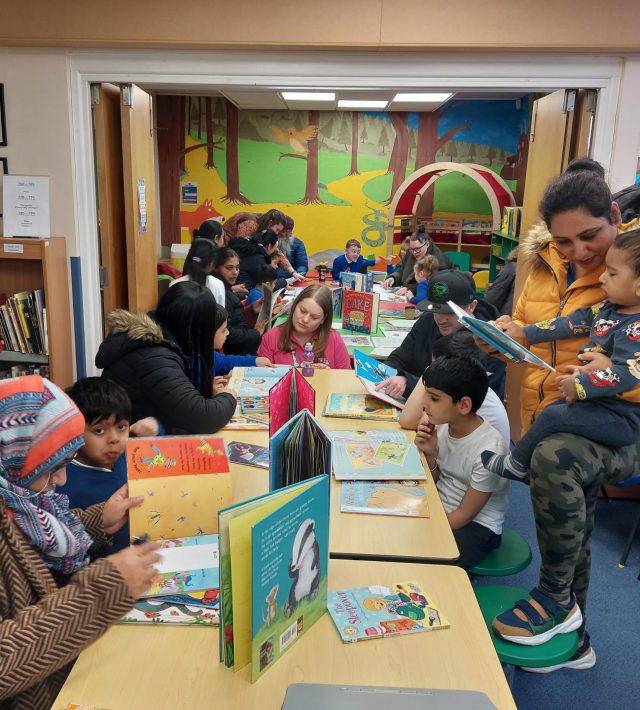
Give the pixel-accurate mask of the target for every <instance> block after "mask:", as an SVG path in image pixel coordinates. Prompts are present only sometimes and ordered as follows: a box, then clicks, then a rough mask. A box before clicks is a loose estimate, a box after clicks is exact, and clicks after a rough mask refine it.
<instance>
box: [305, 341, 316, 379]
mask: <svg viewBox="0 0 640 710" xmlns="http://www.w3.org/2000/svg"><path fill="white" fill-rule="evenodd" d="M314 359H315V355H314V354H313V345H312V344H311V343H306V344H305V346H304V353H303V354H302V374H303V375H304V376H305V377H313V361H314Z"/></svg>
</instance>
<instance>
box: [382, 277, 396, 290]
mask: <svg viewBox="0 0 640 710" xmlns="http://www.w3.org/2000/svg"><path fill="white" fill-rule="evenodd" d="M394 285H395V281H394V280H393V278H392V277H391V276H390V277H389V278H388V279H385V280H384V281H383V282H382V288H387V289H389V288H393V287H394Z"/></svg>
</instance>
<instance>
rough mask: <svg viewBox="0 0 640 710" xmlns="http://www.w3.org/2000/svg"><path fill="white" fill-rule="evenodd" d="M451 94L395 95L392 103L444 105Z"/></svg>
mask: <svg viewBox="0 0 640 710" xmlns="http://www.w3.org/2000/svg"><path fill="white" fill-rule="evenodd" d="M452 96H453V94H396V95H395V96H394V97H393V103H412V104H417V103H422V102H424V103H444V102H445V101H446V100H447V99H450V98H451V97H452Z"/></svg>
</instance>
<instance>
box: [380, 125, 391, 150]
mask: <svg viewBox="0 0 640 710" xmlns="http://www.w3.org/2000/svg"><path fill="white" fill-rule="evenodd" d="M388 147H389V134H388V133H387V127H386V126H382V130H381V131H380V137H379V138H378V148H382V150H381V151H380V155H384V149H385V148H388Z"/></svg>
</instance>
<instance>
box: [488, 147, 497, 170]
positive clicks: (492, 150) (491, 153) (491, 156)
mask: <svg viewBox="0 0 640 710" xmlns="http://www.w3.org/2000/svg"><path fill="white" fill-rule="evenodd" d="M495 157H496V149H495V147H494V146H492V145H490V146H489V148H488V150H487V160H488V161H489V165H493V159H494V158H495Z"/></svg>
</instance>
